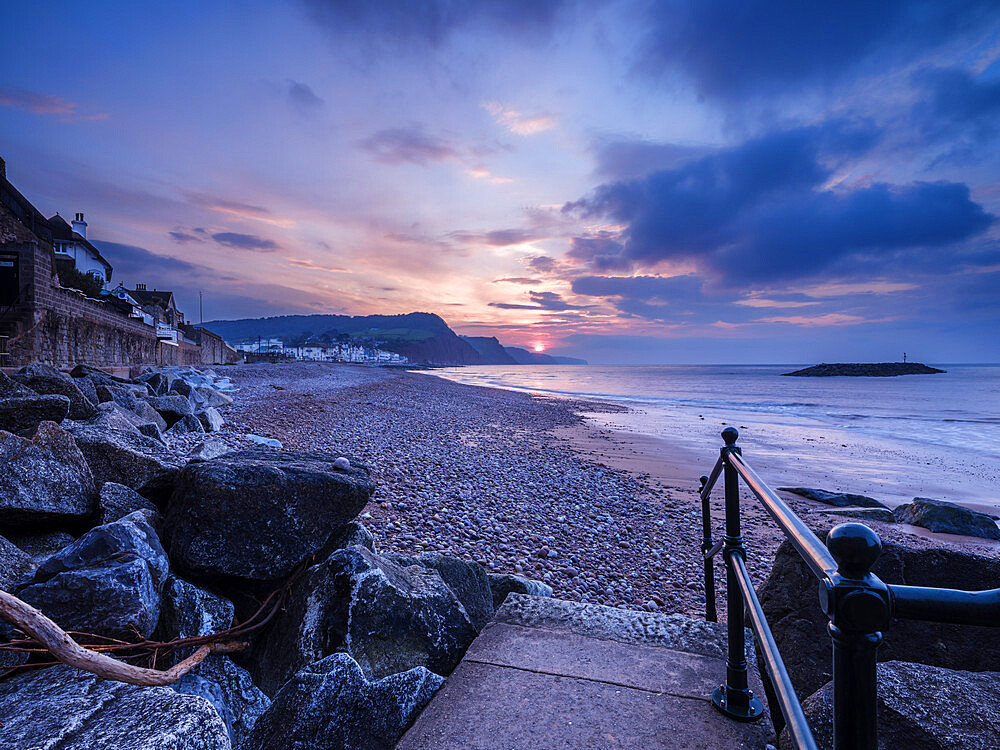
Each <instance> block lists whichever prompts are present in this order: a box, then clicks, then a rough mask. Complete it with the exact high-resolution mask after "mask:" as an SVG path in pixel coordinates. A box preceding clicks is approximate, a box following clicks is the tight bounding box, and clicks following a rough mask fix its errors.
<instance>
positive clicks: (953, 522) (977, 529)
mask: <svg viewBox="0 0 1000 750" xmlns="http://www.w3.org/2000/svg"><path fill="white" fill-rule="evenodd" d="M892 515H893V517H894V518H895V519H896V520H897V521H898V522H899V523H908V524H911V525H913V526H922V527H923V528H925V529H929V530H930V531H936V532H937V533H939V534H961V535H963V536H977V537H980V538H982V539H1000V527H998V526H997V524H996V521H995V520H994V519H993V516H990V515H988V514H986V513H980V512H979V511H978V510H972V509H970V508H966V507H963V506H961V505H955V503H947V502H945V501H944V500H932V499H931V498H929V497H915V498H913V502H912V503H907V504H906V505H900V506H899V507H898V508H896V509H895V510H894V511H893V512H892Z"/></svg>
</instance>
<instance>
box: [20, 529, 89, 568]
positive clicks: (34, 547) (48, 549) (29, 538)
mask: <svg viewBox="0 0 1000 750" xmlns="http://www.w3.org/2000/svg"><path fill="white" fill-rule="evenodd" d="M74 539H75V537H74V536H73V535H72V534H67V533H66V532H65V531H46V532H44V533H41V534H24V533H16V532H15V533H13V534H11V536H10V540H11V541H12V542H13V543H14V544H15V545H17V547H18V548H20V549H22V550H24V551H25V552H26V553H27V554H29V555H31V557H32V559H34V560H36V561H38V562H41V561H42V560H44V559H45V558H47V557H50V556H51V555H52V554H53V553H55V552H58V551H59V550H61V549H62V548H63V547H65V546H66V545H67V544H72V543H73V540H74Z"/></svg>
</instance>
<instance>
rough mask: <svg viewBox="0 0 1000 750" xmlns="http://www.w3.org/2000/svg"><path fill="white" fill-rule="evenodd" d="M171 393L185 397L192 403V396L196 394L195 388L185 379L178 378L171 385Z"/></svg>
mask: <svg viewBox="0 0 1000 750" xmlns="http://www.w3.org/2000/svg"><path fill="white" fill-rule="evenodd" d="M170 393H176V394H177V395H178V396H183V397H184V398H186V399H188V401H191V396H192V394H193V393H194V386H192V385H191V384H190V383H189V382H187V381H186V380H184V379H183V378H177V379H176V380H174V381H173V382H172V383H171V384H170Z"/></svg>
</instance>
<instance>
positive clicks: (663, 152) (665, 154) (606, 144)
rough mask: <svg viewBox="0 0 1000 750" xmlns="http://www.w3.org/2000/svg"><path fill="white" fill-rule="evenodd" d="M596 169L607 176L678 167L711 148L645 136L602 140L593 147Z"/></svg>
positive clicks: (639, 174)
mask: <svg viewBox="0 0 1000 750" xmlns="http://www.w3.org/2000/svg"><path fill="white" fill-rule="evenodd" d="M593 152H594V158H595V159H596V160H597V167H596V168H595V170H594V172H595V173H596V174H597V176H598V177H601V178H603V179H606V180H623V179H628V178H632V177H644V176H645V175H648V174H649V173H650V172H656V171H659V170H661V169H674V168H675V167H678V166H680V165H681V164H682V163H684V162H686V161H691V160H692V159H695V158H697V157H699V156H704V155H705V154H706V152H707V149H705V148H702V147H697V146H683V145H680V144H675V143H655V142H653V141H645V140H602V141H599V142H598V143H596V144H595V145H594V147H593Z"/></svg>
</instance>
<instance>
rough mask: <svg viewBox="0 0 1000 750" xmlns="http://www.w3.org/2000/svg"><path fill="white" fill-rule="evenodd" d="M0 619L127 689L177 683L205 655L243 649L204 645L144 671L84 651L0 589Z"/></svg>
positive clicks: (240, 646) (59, 656) (238, 645)
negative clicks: (165, 665)
mask: <svg viewBox="0 0 1000 750" xmlns="http://www.w3.org/2000/svg"><path fill="white" fill-rule="evenodd" d="M0 617H3V618H4V619H5V620H7V621H8V622H10V623H12V624H13V625H16V626H17V627H18V628H20V629H21V630H23V631H24V632H25V633H27V634H28V635H30V636H32V637H33V638H34V639H35V640H36V641H38V642H39V643H40V644H42V645H43V646H44V647H45V649H46V650H47V651H49V653H51V654H52V655H53V656H54V657H56V658H57V659H58V660H59V661H61V662H63V663H64V664H68V665H69V666H71V667H76V668H77V669H82V670H84V671H85V672H91V673H92V674H95V675H97V676H98V677H104V678H106V679H109V680H117V681H118V682H127V683H129V684H130V685H143V686H150V685H152V686H157V685H170V684H171V683H174V682H177V680H179V679H180V678H181V677H183V676H184V675H186V674H187V673H188V672H190V671H191V670H192V669H194V668H195V667H197V666H198V665H199V664H201V663H202V662H203V661H204V660H205V657H207V656H208V655H209V654H231V653H235V652H237V651H242V650H243V649H245V648H246V647H247V644H246V643H245V642H229V643H206V644H205V645H203V646H201V647H199V648H198V650H197V651H195V652H194V653H193V654H192V655H191V656H189V657H188V658H186V659H184V660H183V661H180V662H178V663H177V664H175V665H174V666H172V667H170V669H166V670H163V671H160V670H157V669H144V668H143V667H135V666H132V665H131V664H126V663H124V662H121V661H118V660H117V659H113V658H111V657H110V656H105V655H104V654H101V653H98V652H96V651H91V650H90V649H86V648H84V647H83V646H81V645H80V644H78V643H77V642H76V641H74V640H73V639H72V638H70V636H69V634H68V633H67V632H66V631H65V630H63V629H62V628H60V627H59V626H58V625H56V624H55V623H54V622H53V621H52V620H50V619H49V618H48V617H46V616H45V615H44V614H42V612H41V611H39V610H37V609H35V608H34V607H32V606H31V605H30V604H27V603H26V602H23V601H21V600H20V599H18V598H17V597H16V596H13V595H12V594H8V593H7V592H6V591H3V590H2V589H0Z"/></svg>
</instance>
